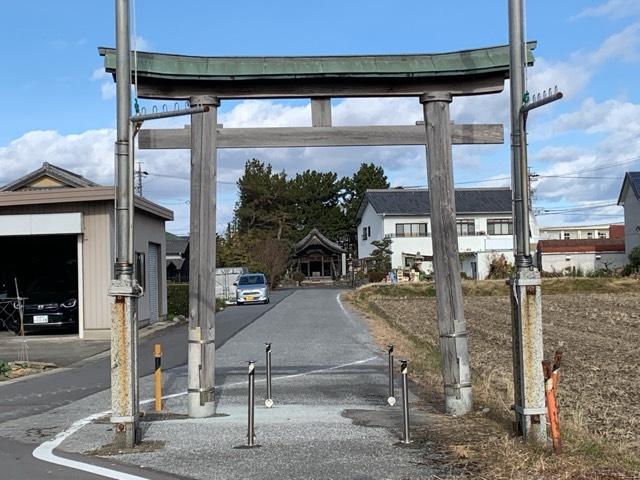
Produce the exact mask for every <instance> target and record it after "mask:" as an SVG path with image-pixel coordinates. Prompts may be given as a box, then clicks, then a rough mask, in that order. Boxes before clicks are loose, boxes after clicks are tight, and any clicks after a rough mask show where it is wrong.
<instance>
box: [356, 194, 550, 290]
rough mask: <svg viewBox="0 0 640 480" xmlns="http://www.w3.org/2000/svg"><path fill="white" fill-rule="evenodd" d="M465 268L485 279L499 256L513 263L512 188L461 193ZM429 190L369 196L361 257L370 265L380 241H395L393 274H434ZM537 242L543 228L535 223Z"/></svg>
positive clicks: (362, 219)
mask: <svg viewBox="0 0 640 480" xmlns="http://www.w3.org/2000/svg"><path fill="white" fill-rule="evenodd" d="M456 212H457V215H456V216H457V220H456V221H457V227H458V250H459V252H460V268H461V271H463V272H464V273H466V274H467V275H468V276H469V277H471V278H477V279H484V278H486V277H487V275H488V273H489V265H490V263H491V260H492V258H493V257H494V256H497V255H498V256H499V255H501V254H504V256H505V257H506V258H507V260H508V261H509V262H511V263H513V214H512V210H511V189H510V188H468V189H456ZM435 213H437V212H432V210H431V206H430V205H429V191H428V190H427V189H401V188H396V189H389V190H367V192H366V193H365V196H364V199H363V201H362V203H361V205H360V208H359V210H358V216H357V218H358V223H359V224H358V257H359V258H360V259H366V258H368V257H369V256H370V255H371V252H372V251H373V250H374V248H375V247H373V245H371V242H372V241H374V240H381V239H383V238H391V239H392V240H393V242H392V244H391V250H392V252H393V253H392V256H391V265H392V268H408V267H411V266H412V265H413V264H414V263H415V262H416V260H419V261H422V270H423V271H425V272H426V273H429V272H430V271H432V270H433V263H432V260H433V247H432V244H431V242H432V237H431V215H433V214H435ZM531 227H532V242H535V241H537V236H538V232H537V226H536V224H535V222H532V223H531Z"/></svg>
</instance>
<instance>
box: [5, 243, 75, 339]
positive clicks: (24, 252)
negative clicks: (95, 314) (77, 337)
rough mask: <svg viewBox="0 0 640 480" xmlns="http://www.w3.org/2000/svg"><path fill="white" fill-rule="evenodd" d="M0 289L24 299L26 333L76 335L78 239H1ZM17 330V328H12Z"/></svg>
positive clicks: (9, 294)
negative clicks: (16, 284)
mask: <svg viewBox="0 0 640 480" xmlns="http://www.w3.org/2000/svg"><path fill="white" fill-rule="evenodd" d="M0 248H1V249H2V250H1V251H3V252H5V255H4V258H3V266H2V269H1V271H0V289H1V290H4V291H5V292H6V294H7V295H8V296H11V297H15V296H16V291H15V287H14V285H15V281H14V279H15V280H17V283H18V289H19V293H20V296H21V297H26V300H25V307H24V326H25V332H26V333H41V332H42V333H44V332H46V333H62V332H64V333H75V334H77V333H78V329H79V326H78V325H79V313H78V312H79V310H80V303H81V300H82V299H81V298H79V293H78V292H79V290H78V235H29V236H8V237H0ZM14 327H16V325H14Z"/></svg>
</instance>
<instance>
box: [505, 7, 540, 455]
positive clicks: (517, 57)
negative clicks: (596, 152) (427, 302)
mask: <svg viewBox="0 0 640 480" xmlns="http://www.w3.org/2000/svg"><path fill="white" fill-rule="evenodd" d="M508 2H509V55H510V63H511V68H510V83H511V176H512V188H513V215H514V223H515V225H514V226H515V228H514V234H515V239H514V240H515V260H516V262H515V263H516V268H515V272H514V274H513V276H512V277H511V279H510V280H509V283H510V285H511V289H510V290H511V319H512V341H513V379H514V397H515V398H514V400H515V402H514V406H513V408H514V410H515V418H516V422H515V424H516V433H517V434H519V435H522V436H523V438H524V439H525V441H529V442H532V443H537V444H545V443H546V441H547V431H546V430H547V429H546V420H545V414H546V409H545V396H544V377H543V371H542V360H543V355H544V351H543V343H542V310H541V307H542V301H541V289H540V286H541V281H540V272H538V270H537V269H536V268H535V267H534V266H533V261H532V258H531V252H530V246H529V243H530V235H529V212H530V206H529V178H528V177H529V172H528V168H527V139H526V127H525V120H526V115H525V113H524V112H523V107H525V105H526V104H527V103H528V99H527V98H526V97H525V85H524V83H525V75H524V68H525V62H526V61H527V58H526V45H525V42H524V33H523V31H524V25H523V23H524V22H523V18H524V17H523V6H522V0H508Z"/></svg>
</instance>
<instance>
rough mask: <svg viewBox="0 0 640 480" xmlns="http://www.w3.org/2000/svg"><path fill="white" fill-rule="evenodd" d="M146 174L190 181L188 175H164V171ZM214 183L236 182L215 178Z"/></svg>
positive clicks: (229, 183)
mask: <svg viewBox="0 0 640 480" xmlns="http://www.w3.org/2000/svg"><path fill="white" fill-rule="evenodd" d="M147 175H152V176H154V177H161V178H171V179H175V180H186V181H191V178H190V177H182V176H180V175H166V174H164V173H150V172H149V173H147ZM216 183H222V184H224V185H236V182H227V181H224V180H217V181H216Z"/></svg>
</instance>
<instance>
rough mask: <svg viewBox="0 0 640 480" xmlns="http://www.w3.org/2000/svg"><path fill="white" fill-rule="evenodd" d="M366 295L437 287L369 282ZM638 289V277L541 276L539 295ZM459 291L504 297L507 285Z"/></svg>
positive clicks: (465, 285) (420, 293) (482, 284)
mask: <svg viewBox="0 0 640 480" xmlns="http://www.w3.org/2000/svg"><path fill="white" fill-rule="evenodd" d="M363 288H364V289H366V292H367V294H368V295H381V296H384V297H390V298H414V297H423V298H435V296H436V288H435V284H434V283H433V282H419V283H401V284H396V285H392V284H380V283H375V284H369V285H366V286H365V287H363ZM639 288H640V280H638V279H635V278H631V277H625V278H588V277H585V278H573V277H565V278H543V279H542V294H543V295H559V294H567V293H624V292H635V291H638V289H639ZM462 293H463V295H465V296H480V297H491V296H507V295H509V286H508V285H507V283H506V281H505V280H481V281H474V280H462Z"/></svg>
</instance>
